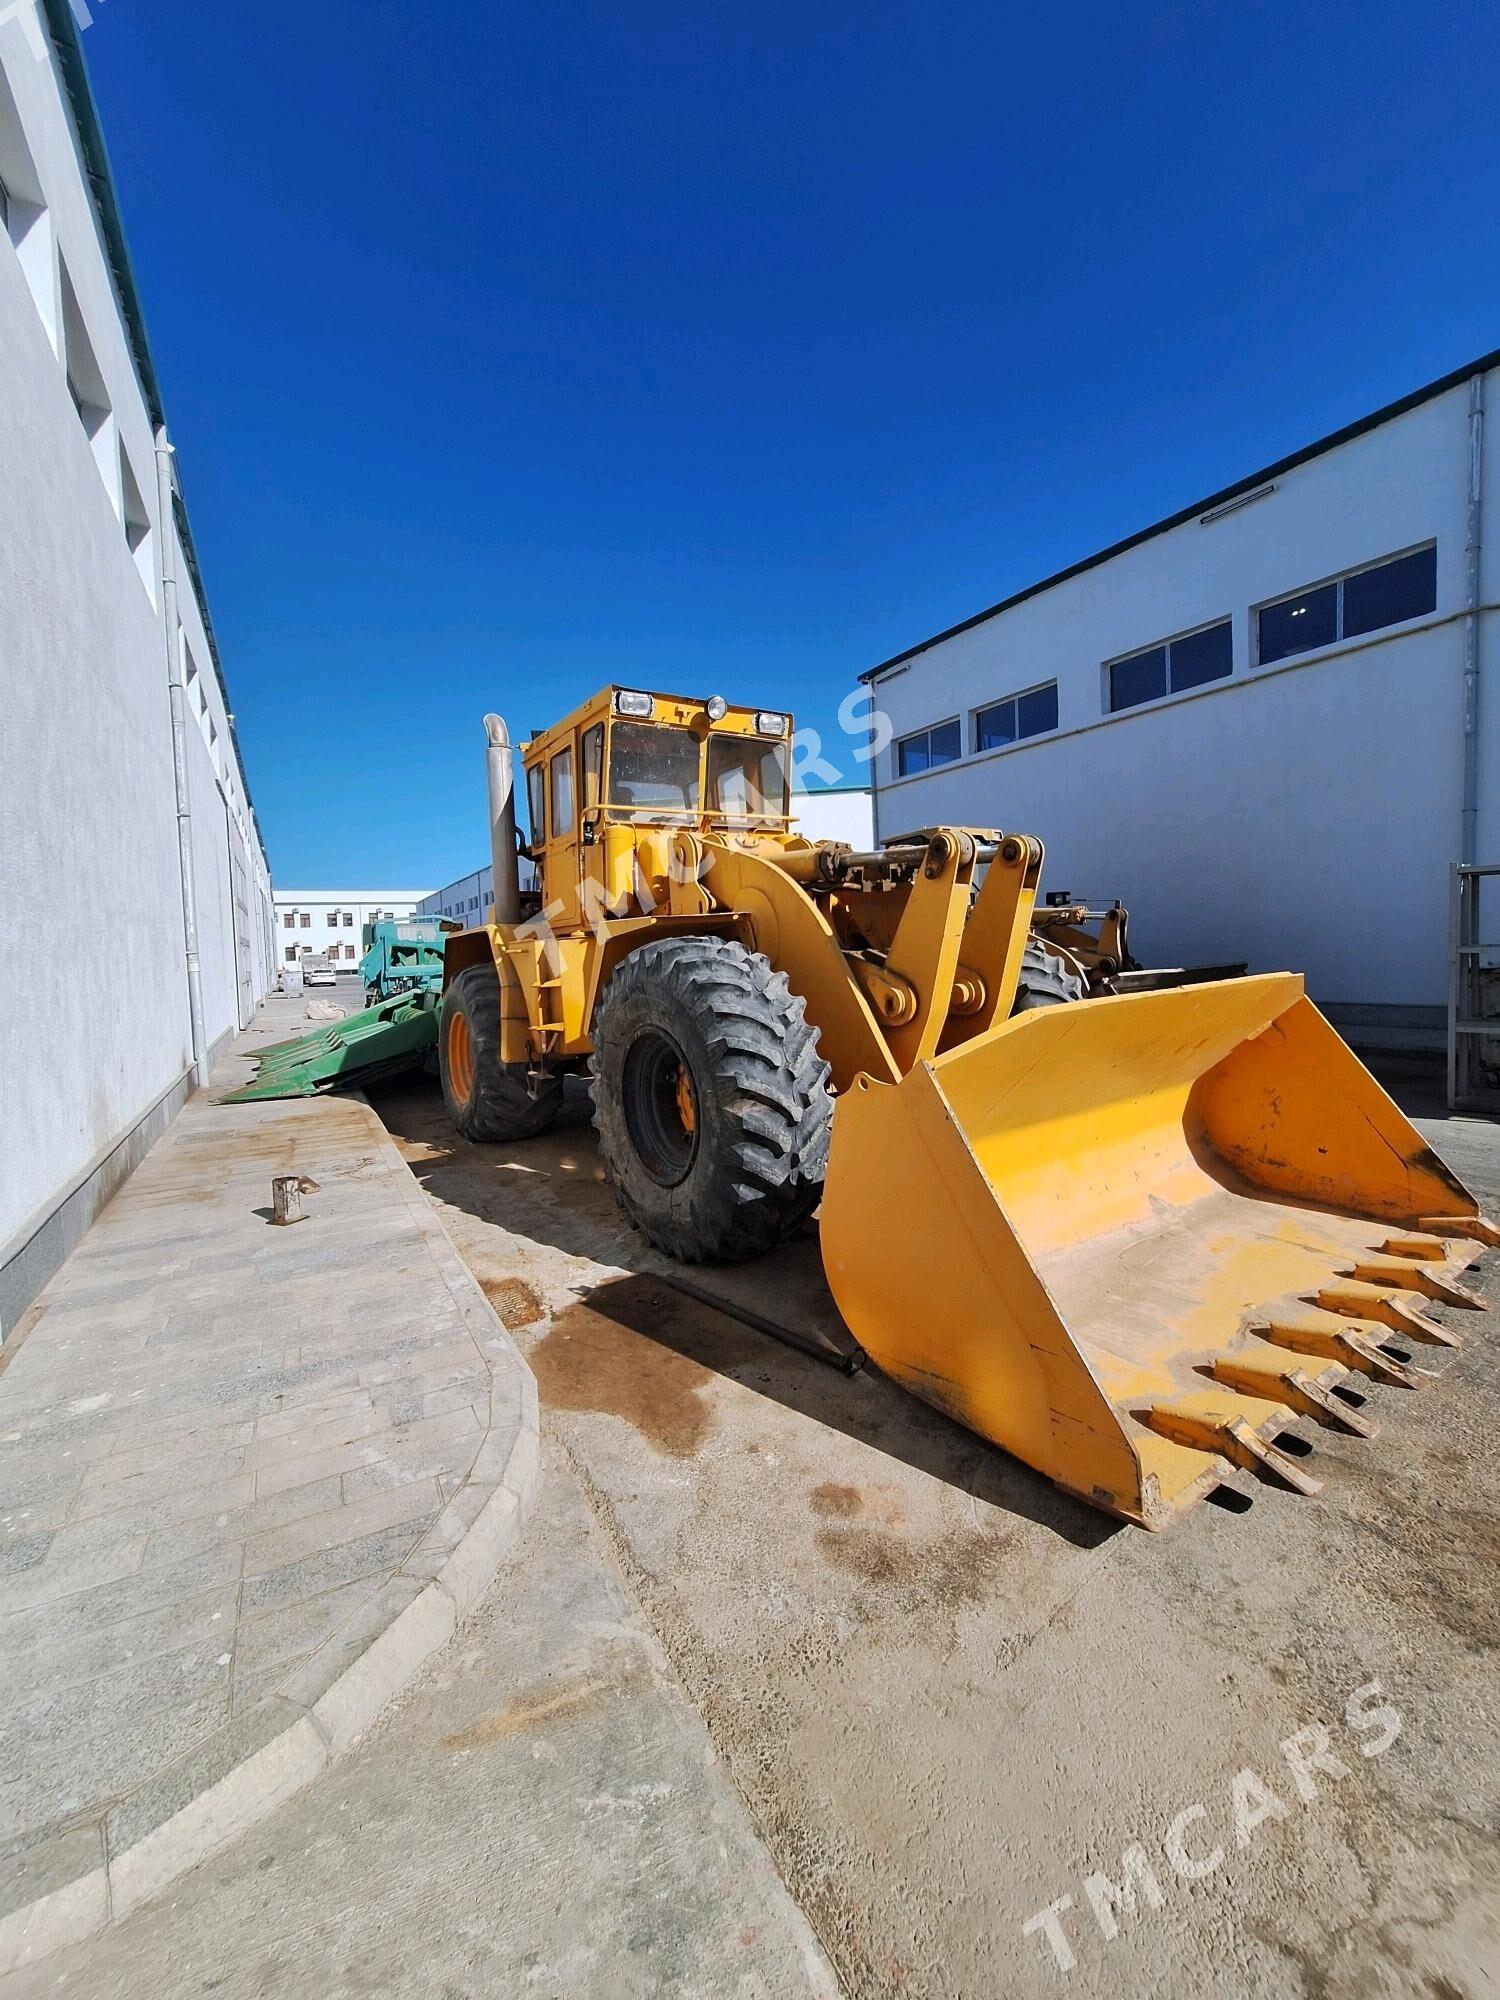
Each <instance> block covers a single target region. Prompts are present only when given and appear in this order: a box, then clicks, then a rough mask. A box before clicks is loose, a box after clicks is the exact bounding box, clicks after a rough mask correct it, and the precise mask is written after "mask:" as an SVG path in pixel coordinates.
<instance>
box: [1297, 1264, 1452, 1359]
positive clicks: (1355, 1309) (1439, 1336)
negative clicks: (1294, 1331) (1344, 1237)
mask: <svg viewBox="0 0 1500 2000" xmlns="http://www.w3.org/2000/svg"><path fill="white" fill-rule="evenodd" d="M1312 1303H1313V1304H1314V1305H1316V1306H1322V1308H1323V1310H1324V1311H1325V1312H1335V1313H1353V1314H1354V1316H1355V1317H1356V1318H1357V1319H1376V1320H1379V1321H1381V1322H1382V1324H1383V1325H1385V1326H1388V1327H1390V1328H1392V1330H1393V1331H1394V1332H1396V1333H1400V1334H1404V1335H1405V1336H1406V1338H1407V1339H1408V1340H1417V1341H1421V1342H1422V1343H1423V1344H1424V1345H1425V1346H1428V1347H1457V1345H1458V1341H1457V1340H1456V1338H1455V1337H1454V1336H1453V1335H1452V1334H1451V1333H1449V1332H1448V1330H1447V1329H1446V1327H1441V1326H1438V1325H1437V1324H1436V1322H1435V1321H1433V1320H1430V1319H1428V1318H1427V1316H1426V1315H1425V1314H1424V1313H1420V1312H1418V1311H1417V1309H1416V1307H1415V1306H1413V1305H1408V1304H1407V1303H1406V1302H1405V1301H1404V1300H1403V1299H1399V1298H1393V1297H1392V1296H1391V1294H1390V1293H1389V1292H1388V1291H1386V1290H1385V1289H1384V1287H1382V1286H1380V1285H1367V1284H1363V1283H1361V1282H1360V1280H1359V1279H1358V1278H1340V1279H1338V1280H1336V1281H1335V1282H1334V1283H1333V1284H1331V1285H1325V1286H1324V1287H1323V1289H1322V1290H1321V1291H1320V1292H1319V1293H1318V1295H1317V1297H1316V1298H1315V1299H1313V1301H1312Z"/></svg>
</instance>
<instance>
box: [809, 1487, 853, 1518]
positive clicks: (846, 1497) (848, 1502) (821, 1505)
mask: <svg viewBox="0 0 1500 2000" xmlns="http://www.w3.org/2000/svg"><path fill="white" fill-rule="evenodd" d="M862 1505H863V1502H862V1501H861V1499H860V1495H859V1488H858V1487H857V1486H835V1485H834V1484H833V1483H832V1482H831V1481H825V1483H824V1484H823V1485H822V1486H815V1487H814V1488H813V1491H812V1510H813V1512H814V1513H815V1514H832V1515H834V1516H836V1517H837V1518H839V1519H841V1520H847V1519H848V1518H849V1517H850V1515H852V1514H857V1513H859V1511H860V1509H861V1506H862Z"/></svg>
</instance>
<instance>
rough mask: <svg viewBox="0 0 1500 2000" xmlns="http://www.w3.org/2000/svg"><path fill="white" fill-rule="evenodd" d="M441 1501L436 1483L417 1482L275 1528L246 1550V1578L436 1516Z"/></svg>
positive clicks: (258, 1536)
mask: <svg viewBox="0 0 1500 2000" xmlns="http://www.w3.org/2000/svg"><path fill="white" fill-rule="evenodd" d="M441 1499H442V1496H441V1495H440V1494H439V1492H438V1490H437V1481H436V1480H435V1479H426V1480H417V1481H415V1482H413V1483H412V1484H411V1485H406V1486H397V1487H393V1488H391V1489H389V1490H388V1491H386V1492H382V1493H372V1494H370V1495H369V1496H368V1497H367V1498H365V1499H363V1500H358V1501H352V1502H345V1503H343V1504H341V1505H340V1506H338V1507H333V1508H330V1509H329V1511H328V1512H327V1513H326V1514H313V1515H310V1516H309V1517H308V1518H307V1519H305V1520H301V1521H291V1522H288V1523H287V1525H286V1526H284V1527H280V1528H272V1529H270V1530H268V1531H267V1532H266V1533H265V1534H263V1535H253V1536H251V1538H250V1540H249V1542H248V1543H247V1544H246V1548H245V1575H246V1578H247V1579H248V1578H251V1577H256V1576H261V1575H264V1573H265V1572H266V1571H267V1570H271V1569H280V1568H283V1567H284V1566H285V1565H286V1564H287V1563H292V1562H300V1561H301V1560H302V1558H303V1557H304V1556H311V1555H317V1554H319V1553H321V1552H322V1551H324V1550H327V1549H333V1548H337V1547H338V1546H339V1545H340V1544H341V1543H344V1542H352V1541H356V1540H360V1539H363V1538H364V1537H365V1536H367V1535H373V1534H378V1533H379V1532H380V1531H381V1530H382V1529H384V1528H390V1527H394V1526H396V1525H397V1524H398V1523H399V1522H403V1521H411V1520H415V1519H416V1518H417V1517H418V1516H419V1515H431V1514H435V1513H436V1512H437V1510H438V1507H439V1506H440V1504H441Z"/></svg>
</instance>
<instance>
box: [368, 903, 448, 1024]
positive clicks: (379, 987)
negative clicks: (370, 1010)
mask: <svg viewBox="0 0 1500 2000" xmlns="http://www.w3.org/2000/svg"><path fill="white" fill-rule="evenodd" d="M461 928H462V926H461V925H459V924H456V923H454V922H453V921H452V919H451V918H449V917H396V918H391V917H380V918H378V919H377V920H376V921H375V922H374V923H368V924H366V925H365V929H364V946H365V955H364V957H363V958H362V959H361V960H360V966H359V970H360V977H361V978H362V979H363V980H364V982H365V1001H366V1004H367V1005H369V1006H372V1007H373V1006H374V1005H375V1003H376V1002H377V1001H379V1000H390V999H392V998H393V997H394V996H395V995H396V994H398V993H441V991H442V990H443V939H444V938H445V937H446V936H447V935H448V933H449V932H450V931H456V930H459V929H461Z"/></svg>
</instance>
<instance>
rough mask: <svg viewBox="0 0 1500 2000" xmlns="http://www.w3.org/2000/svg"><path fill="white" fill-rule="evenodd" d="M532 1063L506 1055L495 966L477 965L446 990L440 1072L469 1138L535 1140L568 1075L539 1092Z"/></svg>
mask: <svg viewBox="0 0 1500 2000" xmlns="http://www.w3.org/2000/svg"><path fill="white" fill-rule="evenodd" d="M530 1068H531V1065H530V1064H529V1063H503V1062H501V1060H500V980H499V977H498V976H497V974H496V972H495V968H494V966H493V965H471V966H469V967H468V969H467V970H466V971H464V972H461V973H459V975H458V977H457V978H456V979H455V980H454V982H453V984H452V985H451V986H450V987H449V988H448V991H447V992H446V993H445V994H444V995H443V1008H442V1013H441V1016H440V1017H439V1020H438V1073H439V1075H440V1076H441V1078H442V1083H443V1102H444V1104H446V1105H447V1107H448V1116H449V1117H450V1118H451V1119H452V1120H453V1122H454V1124H455V1125H456V1126H457V1127H458V1129H459V1131H460V1132H461V1133H462V1134H463V1136H464V1137H465V1138H466V1139H472V1140H474V1141H475V1143H476V1144H478V1145H481V1146H495V1145H499V1144H501V1143H502V1142H503V1141H506V1140H510V1139H533V1138H535V1137H536V1135H537V1133H538V1132H545V1131H546V1129H547V1127H548V1126H549V1125H550V1124H551V1123H552V1121H553V1119H555V1118H556V1116H557V1114H558V1112H559V1111H560V1110H561V1109H562V1093H563V1086H562V1078H561V1077H560V1076H552V1077H548V1078H547V1079H546V1081H545V1082H543V1083H542V1084H541V1085H540V1086H539V1087H538V1088H537V1089H536V1090H535V1091H533V1090H532V1089H531V1087H530V1083H529V1076H528V1072H529V1070H530Z"/></svg>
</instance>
